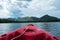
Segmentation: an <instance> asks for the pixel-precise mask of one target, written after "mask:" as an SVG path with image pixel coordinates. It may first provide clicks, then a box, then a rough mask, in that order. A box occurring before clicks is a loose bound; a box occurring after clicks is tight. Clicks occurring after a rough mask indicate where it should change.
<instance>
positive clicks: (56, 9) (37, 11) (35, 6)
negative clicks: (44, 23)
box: [0, 0, 60, 18]
mask: <svg viewBox="0 0 60 40" xmlns="http://www.w3.org/2000/svg"><path fill="white" fill-rule="evenodd" d="M46 14H48V15H51V16H55V17H58V18H60V0H25V1H24V0H0V18H17V17H25V16H29V17H30V16H35V17H41V16H43V15H46Z"/></svg>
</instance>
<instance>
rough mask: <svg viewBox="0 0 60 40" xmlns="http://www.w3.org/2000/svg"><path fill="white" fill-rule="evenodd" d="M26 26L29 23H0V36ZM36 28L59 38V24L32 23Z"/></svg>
mask: <svg viewBox="0 0 60 40" xmlns="http://www.w3.org/2000/svg"><path fill="white" fill-rule="evenodd" d="M26 24H30V23H0V34H5V33H7V32H10V31H13V30H15V29H17V28H20V27H22V26H24V25H26ZM32 24H35V25H37V26H38V27H40V28H42V29H44V30H46V31H48V32H50V33H52V34H54V35H55V36H57V37H60V22H42V23H32Z"/></svg>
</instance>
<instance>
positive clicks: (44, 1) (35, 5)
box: [22, 0, 56, 17]
mask: <svg viewBox="0 0 60 40" xmlns="http://www.w3.org/2000/svg"><path fill="white" fill-rule="evenodd" d="M54 2H55V0H32V1H31V2H30V3H29V6H28V8H26V9H23V10H22V11H23V13H24V14H25V16H36V17H41V16H42V15H45V14H47V13H46V12H48V11H51V10H56V7H55V6H54V5H53V4H54Z"/></svg>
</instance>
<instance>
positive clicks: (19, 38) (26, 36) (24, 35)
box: [0, 24, 59, 40]
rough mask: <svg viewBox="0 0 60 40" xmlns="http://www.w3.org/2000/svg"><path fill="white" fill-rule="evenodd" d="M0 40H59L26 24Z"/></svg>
mask: <svg viewBox="0 0 60 40" xmlns="http://www.w3.org/2000/svg"><path fill="white" fill-rule="evenodd" d="M0 40H59V38H57V37H55V36H54V35H52V34H50V33H48V32H47V31H45V30H43V29H41V28H39V27H37V26H36V25H33V24H28V25H26V26H23V27H21V28H18V29H16V30H14V31H12V32H9V33H7V34H3V35H0Z"/></svg>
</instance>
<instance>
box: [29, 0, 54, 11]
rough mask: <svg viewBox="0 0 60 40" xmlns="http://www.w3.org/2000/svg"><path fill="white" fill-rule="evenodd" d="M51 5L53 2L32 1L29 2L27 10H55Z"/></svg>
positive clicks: (44, 0) (47, 0)
mask: <svg viewBox="0 0 60 40" xmlns="http://www.w3.org/2000/svg"><path fill="white" fill-rule="evenodd" d="M53 3H54V0H33V1H32V2H30V6H29V8H32V9H34V10H42V11H48V10H52V9H55V6H53V5H52V4H53Z"/></svg>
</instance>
